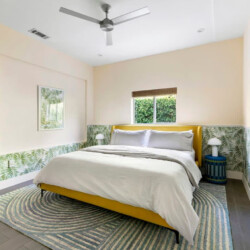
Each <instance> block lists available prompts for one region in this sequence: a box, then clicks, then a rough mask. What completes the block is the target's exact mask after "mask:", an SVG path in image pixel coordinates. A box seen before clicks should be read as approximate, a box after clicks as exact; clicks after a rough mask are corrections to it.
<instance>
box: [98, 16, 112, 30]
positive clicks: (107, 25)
mask: <svg viewBox="0 0 250 250" xmlns="http://www.w3.org/2000/svg"><path fill="white" fill-rule="evenodd" d="M113 26H114V23H113V22H112V20H110V19H108V18H105V19H104V20H103V21H101V22H100V27H101V29H102V30H103V31H112V30H113V29H114V27H113Z"/></svg>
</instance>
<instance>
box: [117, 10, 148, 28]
mask: <svg viewBox="0 0 250 250" xmlns="http://www.w3.org/2000/svg"><path fill="white" fill-rule="evenodd" d="M147 14H150V11H149V9H148V7H144V8H141V9H139V10H135V11H132V12H130V13H127V14H125V15H122V16H118V17H115V18H113V19H112V21H113V23H114V25H117V24H120V23H124V22H127V21H130V20H133V19H135V18H138V17H142V16H145V15H147Z"/></svg>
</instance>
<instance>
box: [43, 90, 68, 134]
mask: <svg viewBox="0 0 250 250" xmlns="http://www.w3.org/2000/svg"><path fill="white" fill-rule="evenodd" d="M64 99H65V96H64V90H63V89H59V88H53V87H46V86H40V85H39V86H38V130H39V131H47V130H61V129H64V120H65V117H64V116H65V100H64Z"/></svg>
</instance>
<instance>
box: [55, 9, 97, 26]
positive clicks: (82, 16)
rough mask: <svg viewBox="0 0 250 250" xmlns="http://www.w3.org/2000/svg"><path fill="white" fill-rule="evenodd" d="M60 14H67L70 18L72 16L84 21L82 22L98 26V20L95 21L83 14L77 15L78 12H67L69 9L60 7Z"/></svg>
mask: <svg viewBox="0 0 250 250" xmlns="http://www.w3.org/2000/svg"><path fill="white" fill-rule="evenodd" d="M59 11H60V12H62V13H64V14H67V15H70V16H74V17H78V18H81V19H84V20H87V21H90V22H93V23H97V24H100V22H101V21H100V20H97V19H95V18H93V17H90V16H86V15H84V14H81V13H78V12H75V11H73V10H69V9H66V8H64V7H61V8H60V9H59Z"/></svg>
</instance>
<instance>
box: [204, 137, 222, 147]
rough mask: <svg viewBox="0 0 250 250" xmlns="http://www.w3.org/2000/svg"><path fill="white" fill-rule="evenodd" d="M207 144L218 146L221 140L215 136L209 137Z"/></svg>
mask: <svg viewBox="0 0 250 250" xmlns="http://www.w3.org/2000/svg"><path fill="white" fill-rule="evenodd" d="M207 144H208V145H210V146H219V145H221V140H219V139H218V138H216V137H215V138H211V139H209V140H208V142H207Z"/></svg>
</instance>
